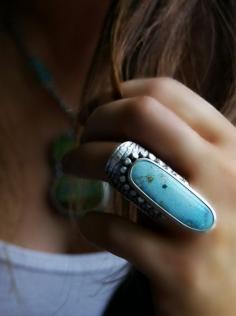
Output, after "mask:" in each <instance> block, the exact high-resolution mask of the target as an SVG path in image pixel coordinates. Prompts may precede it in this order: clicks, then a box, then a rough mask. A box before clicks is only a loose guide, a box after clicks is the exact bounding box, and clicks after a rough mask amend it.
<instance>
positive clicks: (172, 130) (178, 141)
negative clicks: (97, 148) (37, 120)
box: [81, 96, 211, 178]
mask: <svg viewBox="0 0 236 316" xmlns="http://www.w3.org/2000/svg"><path fill="white" fill-rule="evenodd" d="M126 140H131V141H134V142H137V143H138V144H140V145H142V146H143V147H145V148H146V149H148V150H149V151H150V152H153V153H154V154H155V155H157V156H158V157H159V158H161V159H163V160H165V161H166V162H167V163H169V164H170V166H171V167H173V168H175V169H176V171H178V172H179V173H181V174H182V175H184V176H185V177H187V178H189V177H193V176H194V175H195V174H196V173H197V172H198V169H199V167H201V166H202V163H204V162H205V161H207V159H206V156H207V155H208V157H209V153H210V151H211V145H210V144H209V143H208V142H207V141H206V140H204V139H203V138H202V137H201V136H200V135H199V134H198V133H197V132H196V131H194V130H193V129H192V128H191V127H190V126H189V125H188V124H187V123H186V122H184V121H183V120H182V119H181V118H179V117H178V116H177V115H176V114H175V113H173V112H172V111H170V110H169V109H168V108H166V107H165V106H163V105H162V104H161V103H159V102H158V101H157V100H155V99H153V98H151V97H146V96H142V97H135V98H129V99H122V100H118V101H115V102H112V103H110V104H105V105H103V106H100V107H98V108H97V109H96V110H95V111H94V112H93V113H92V114H91V115H90V117H89V118H88V120H87V122H86V124H85V127H84V132H83V135H82V139H81V143H85V142H91V141H114V142H122V141H126ZM193 166H194V167H193Z"/></svg>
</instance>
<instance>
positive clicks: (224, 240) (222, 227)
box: [0, 0, 236, 316]
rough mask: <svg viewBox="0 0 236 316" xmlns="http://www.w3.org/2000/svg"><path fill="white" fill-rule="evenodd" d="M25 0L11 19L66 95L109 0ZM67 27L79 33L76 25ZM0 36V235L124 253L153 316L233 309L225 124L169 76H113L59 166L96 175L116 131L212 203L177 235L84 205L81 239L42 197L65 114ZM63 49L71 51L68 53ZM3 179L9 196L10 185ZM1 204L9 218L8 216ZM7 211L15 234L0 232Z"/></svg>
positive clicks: (43, 245) (230, 145)
mask: <svg viewBox="0 0 236 316" xmlns="http://www.w3.org/2000/svg"><path fill="white" fill-rule="evenodd" d="M108 2H109V1H108ZM21 3H22V5H23V2H21ZM24 3H25V4H27V7H28V9H29V10H28V11H27V13H26V12H25V11H24V10H19V13H18V22H19V25H21V26H22V32H23V34H24V38H25V41H26V43H30V45H29V44H28V45H29V46H28V49H30V51H32V52H34V53H36V54H37V55H38V56H40V57H43V60H44V61H45V63H46V65H47V66H49V67H50V68H51V69H52V70H53V72H54V74H55V81H56V84H57V86H58V90H59V92H60V93H61V95H62V96H63V97H64V98H65V100H66V101H67V102H70V103H71V104H74V105H75V104H76V103H77V100H78V98H79V95H80V91H81V90H80V89H82V84H81V83H83V81H84V78H85V74H86V72H87V69H88V66H89V64H90V62H91V58H92V53H93V50H94V47H95V43H96V41H97V38H98V34H99V31H100V26H101V21H102V19H103V17H104V14H105V12H106V9H107V5H108V3H106V2H105V1H103V2H99V3H97V2H96V1H86V2H85V1H84V2H82V1H75V0H73V1H72V0H71V1H70V2H69V1H67V2H66V3H65V2H62V1H61V2H59V1H57V2H56V0H55V1H50V3H49V4H48V2H47V1H40V0H37V1H36V0H35V1H31V2H30V1H28V2H24ZM59 4H61V5H59ZM81 4H83V5H84V6H83V9H84V10H85V11H83V10H81V8H82V7H81ZM95 5H96V8H95V9H96V10H95V12H96V15H94V17H97V18H96V19H94V18H93V19H91V20H90V24H89V27H87V28H86V27H84V26H88V21H87V15H85V12H88V10H89V8H91V6H93V7H94V6H95ZM21 8H23V7H21ZM52 8H53V9H54V8H57V10H52ZM86 10H87V11H86ZM75 12H76V14H75ZM77 13H78V14H81V15H80V18H78V15H77ZM49 17H50V19H49ZM85 17H86V18H85ZM45 19H46V20H47V23H46V24H43V21H45ZM60 21H63V23H59V22H60ZM42 25H45V26H44V28H40V27H39V26H42ZM64 25H66V26H68V27H64ZM70 25H71V28H70ZM72 26H73V27H72ZM78 26H80V28H79V29H80V30H81V33H77V32H76V31H75V30H77V27H78ZM94 30H97V33H96V32H94ZM83 31H84V33H83ZM36 34H37V36H36ZM58 34H60V36H58ZM83 38H86V39H87V41H86V43H85V45H83V46H82V48H83V50H82V51H81V50H80V49H81V45H78V46H76V47H75V44H74V42H75V39H77V40H78V42H79V43H81V40H82V39H83ZM49 44H50V45H49ZM0 45H1V47H4V50H0V66H1V73H0V87H1V90H0V102H1V107H0V117H1V118H4V119H2V120H1V128H4V131H6V133H7V136H8V137H10V138H8V142H7V143H6V139H5V138H4V137H3V138H2V139H1V140H0V141H1V155H3V158H4V159H5V160H6V161H7V163H8V165H7V167H8V169H7V172H4V170H3V169H2V170H1V177H0V197H1V201H5V204H2V205H1V216H2V217H1V225H2V226H1V230H0V235H1V236H0V237H1V239H5V240H7V241H11V242H14V243H15V244H18V245H21V246H24V247H28V248H32V249H35V250H43V251H49V252H61V253H65V252H69V253H72V252H76V253H82V252H88V251H97V250H98V249H107V250H109V251H111V252H113V253H115V254H117V255H119V256H121V257H124V258H126V259H127V260H129V261H130V262H131V263H133V264H134V265H135V266H136V267H137V268H138V269H140V270H141V271H143V273H145V274H146V275H147V277H148V278H149V279H150V282H151V287H152V293H153V301H154V304H155V308H156V312H157V313H158V312H159V314H158V315H175V316H176V315H181V316H189V315H205V316H211V315H214V316H215V315H216V316H222V315H226V316H231V315H232V316H233V315H235V310H236V306H235V301H236V300H235V289H236V280H235V276H234V274H233V271H234V267H235V261H236V258H235V239H236V233H235V227H234V223H235V212H234V208H235V204H236V197H235V196H236V195H235V189H234V185H235V180H236V169H235V156H236V154H235V144H236V133H235V127H234V126H232V125H231V124H230V123H229V122H228V121H227V120H226V119H225V118H224V117H223V116H222V115H221V114H220V113H219V112H218V111H217V110H216V109H214V107H213V106H211V105H210V104H209V103H207V102H206V101H205V100H203V99H202V98H200V97H199V96H197V95H196V94H194V93H193V92H192V91H190V90H189V89H188V88H186V87H185V86H183V85H181V84H180V83H178V82H176V81H174V80H172V79H169V78H158V79H151V80H150V79H149V80H135V81H130V82H126V83H124V84H123V99H122V100H119V101H116V102H112V103H110V104H105V105H102V106H100V107H99V108H97V109H96V110H95V111H94V112H93V113H92V114H91V115H90V117H88V118H87V120H86V122H81V124H83V123H85V129H84V133H83V136H82V137H83V139H82V142H83V144H82V145H81V146H80V148H79V150H78V151H77V152H73V153H71V155H70V156H68V157H67V161H66V164H67V166H68V164H69V165H70V168H71V172H74V173H75V174H77V175H80V176H87V177H95V178H97V179H102V180H106V176H105V174H104V166H105V163H106V161H107V159H108V158H109V156H110V154H111V153H112V151H113V150H114V149H115V148H116V146H117V145H118V144H119V143H121V142H122V141H125V140H127V139H130V140H133V141H136V142H138V143H140V144H141V145H143V146H144V147H146V148H147V149H149V150H150V151H152V152H153V153H155V154H156V155H158V156H160V158H162V159H163V160H165V161H166V162H167V163H168V164H169V165H170V166H171V167H172V168H173V169H176V171H178V172H179V173H180V174H182V175H183V176H184V177H186V179H187V180H188V181H189V183H190V184H191V186H192V187H193V188H194V189H195V190H196V191H198V192H199V193H200V194H202V195H203V196H204V197H205V198H206V199H207V200H208V201H209V203H210V204H211V205H212V206H213V207H214V208H215V210H216V212H217V215H218V224H217V226H216V228H215V230H213V231H212V232H210V233H208V234H201V235H194V236H192V235H191V236H187V238H186V235H185V234H184V233H178V234H176V235H174V236H171V235H166V234H164V233H163V232H161V230H159V229H158V228H156V229H153V228H152V229H151V228H150V225H149V224H150V223H147V222H146V223H145V222H143V223H142V222H141V223H140V224H139V225H138V224H134V223H132V222H130V221H128V220H126V219H123V218H120V217H117V216H115V215H111V214H97V213H90V214H88V215H86V216H85V217H84V218H83V219H82V220H81V222H80V223H79V225H80V230H81V231H82V233H83V235H84V237H82V236H81V235H80V231H79V230H78V228H77V227H76V228H75V229H73V228H71V225H70V223H68V221H66V220H63V219H61V218H60V217H59V216H57V215H56V214H55V212H53V210H52V209H51V208H50V207H49V206H48V204H47V203H46V200H45V194H46V192H47V189H48V185H49V180H50V170H49V167H48V161H47V156H46V152H47V148H48V146H49V144H50V142H51V141H52V140H53V139H54V138H55V137H56V136H57V135H59V134H60V133H61V132H62V131H64V130H65V128H66V127H68V125H69V122H68V120H67V119H66V117H65V115H64V113H62V112H61V111H60V109H58V107H57V105H56V104H55V103H54V102H53V100H51V98H50V97H49V96H48V95H47V94H46V93H45V92H44V91H42V89H40V87H39V85H38V83H37V82H35V81H34V80H33V76H32V75H31V74H30V73H29V72H28V71H27V70H26V68H25V67H24V65H25V64H24V60H23V58H22V57H21V56H20V54H19V51H18V50H17V48H16V47H15V45H14V42H12V41H11V39H10V38H9V36H8V35H7V34H2V33H1V34H0ZM68 51H69V53H68V54H67V52H68ZM71 52H72V53H73V54H74V58H68V56H71V54H70V53H71ZM75 57H76V58H75ZM78 70H80V71H78ZM78 86H80V89H78ZM12 91H14V93H12ZM6 117H8V120H6V119H5V118H6ZM45 127H46V128H45ZM140 131H142V133H140ZM1 135H5V134H2V133H1ZM9 139H10V142H9ZM22 144H23V146H22ZM13 149H14V151H12V150H13ZM80 166H83V168H82V169H81V167H80ZM11 179H13V180H14V186H13V187H12V186H11V184H12V182H11ZM35 179H37V181H35ZM19 188H20V189H19ZM10 189H11V190H12V189H14V193H15V194H11V195H9V192H12V191H10ZM6 208H9V212H6ZM12 214H14V216H16V218H18V217H19V216H20V220H17V221H16V223H13V222H14V218H13V219H12ZM9 221H10V223H11V224H12V225H11V227H13V228H14V234H9V231H10V225H8V224H7V223H9ZM85 238H86V239H85ZM127 241H128V242H127ZM159 309H160V310H159Z"/></svg>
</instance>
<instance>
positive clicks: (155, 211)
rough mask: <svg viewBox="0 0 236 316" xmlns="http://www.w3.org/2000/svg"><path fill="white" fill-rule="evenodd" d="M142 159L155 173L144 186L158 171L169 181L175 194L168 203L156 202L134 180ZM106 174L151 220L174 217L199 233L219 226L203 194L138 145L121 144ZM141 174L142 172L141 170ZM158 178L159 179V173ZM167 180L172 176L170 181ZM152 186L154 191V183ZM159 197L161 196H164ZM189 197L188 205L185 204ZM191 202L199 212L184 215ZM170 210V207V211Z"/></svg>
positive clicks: (113, 155)
mask: <svg viewBox="0 0 236 316" xmlns="http://www.w3.org/2000/svg"><path fill="white" fill-rule="evenodd" d="M141 160H142V161H143V162H144V163H149V165H150V166H151V167H152V171H153V173H149V176H147V175H145V176H143V179H142V181H143V183H144V181H145V180H144V178H147V177H151V178H154V177H153V176H150V174H152V175H153V174H154V173H155V170H157V169H158V170H159V171H158V172H159V178H164V177H165V178H166V180H165V183H167V182H168V181H169V182H168V190H169V191H168V194H172V195H169V196H168V200H167V199H166V203H165V201H164V199H165V198H161V200H163V201H164V202H163V201H161V202H163V204H161V203H159V201H158V199H155V195H154V197H151V196H150V195H149V194H148V192H147V191H148V190H149V189H148V188H147V190H146V189H145V190H144V189H143V187H142V188H141V187H140V185H137V183H134V181H133V180H134V179H133V178H132V176H131V170H132V168H133V167H134V165H135V164H136V165H137V161H141ZM150 162H152V164H150ZM140 168H141V167H140ZM105 172H106V174H107V177H108V181H109V182H110V184H111V185H113V186H114V187H115V188H116V189H117V190H118V191H119V192H121V193H122V194H123V196H124V197H125V198H126V199H128V200H129V201H132V202H133V203H135V205H136V206H137V207H138V208H139V209H140V210H141V211H142V212H144V213H145V214H146V215H148V216H149V217H151V218H152V219H153V220H154V221H159V220H160V219H165V218H171V219H172V220H173V219H174V221H175V222H178V223H180V224H181V225H183V226H185V227H187V228H189V229H191V230H196V231H208V230H210V229H212V228H213V227H214V226H215V221H216V214H215V211H214V210H213V209H212V207H211V206H210V205H209V203H208V202H207V201H206V200H205V199H204V198H203V197H202V196H201V195H200V194H199V193H197V192H196V191H194V190H193V189H192V188H191V187H190V185H189V183H188V181H187V180H186V179H184V178H183V177H181V176H180V175H179V174H178V173H177V172H175V171H174V170H172V169H171V168H170V167H169V166H168V165H167V164H166V163H165V162H163V161H162V160H161V159H159V158H158V157H156V156H155V155H154V154H152V153H150V152H149V151H148V150H146V149H145V148H143V147H142V146H140V145H138V144H137V143H134V142H132V141H126V142H124V143H122V144H120V145H119V146H118V147H117V148H116V149H115V150H114V152H113V153H112V155H111V156H110V158H109V160H108V162H107V164H106V167H105ZM138 172H140V170H139V171H138ZM160 172H162V174H160ZM136 173H137V172H136ZM141 173H142V169H141ZM155 177H156V178H158V177H157V176H156V173H155ZM167 177H169V178H168V179H169V180H168V179H167ZM141 178H142V176H139V179H141ZM139 181H141V180H139ZM155 181H156V182H155V184H156V188H154V189H155V190H156V192H157V190H159V189H158V188H157V187H158V181H159V179H157V180H155ZM150 182H151V181H150ZM159 182H160V181H159ZM145 185H146V187H148V185H149V184H148V182H147V181H146V184H145ZM151 185H152V190H153V186H154V183H153V184H151ZM162 185H163V182H162ZM165 186H166V187H167V185H166V184H164V185H163V186H162V188H163V187H165ZM176 188H177V190H176ZM159 192H160V190H159ZM165 192H166V191H165ZM170 192H172V193H170ZM158 194H159V196H160V193H158ZM161 194H162V193H161ZM163 196H165V193H163ZM161 197H162V196H161ZM185 197H186V201H187V203H188V204H186V203H185V204H183V203H184V202H183V201H184V200H185ZM190 203H191V204H192V206H193V207H194V208H195V213H194V212H193V213H192V215H186V210H185V213H184V212H183V208H188V205H190ZM194 203H195V204H194ZM166 206H167V207H166ZM168 207H170V208H169V209H168ZM171 207H172V210H171ZM173 208H175V210H173ZM181 208H182V209H181ZM196 208H198V209H199V213H196ZM172 211H173V212H172ZM187 211H189V210H187ZM173 214H174V216H173ZM201 214H202V215H201ZM201 216H202V218H201ZM209 216H210V217H209Z"/></svg>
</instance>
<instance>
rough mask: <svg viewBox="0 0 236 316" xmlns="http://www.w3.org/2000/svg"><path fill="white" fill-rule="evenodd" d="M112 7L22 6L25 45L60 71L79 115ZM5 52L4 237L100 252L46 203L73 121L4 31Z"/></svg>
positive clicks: (0, 118) (0, 129) (0, 226)
mask: <svg viewBox="0 0 236 316" xmlns="http://www.w3.org/2000/svg"><path fill="white" fill-rule="evenodd" d="M108 4H109V1H103V2H102V3H100V2H99V3H97V4H96V3H95V2H94V1H84V0H83V1H75V0H70V1H66V2H64V1H50V2H49V1H41V0H40V1H39V0H35V1H19V2H18V3H16V5H17V6H18V9H17V10H16V11H17V14H16V16H15V21H16V23H17V27H18V29H19V30H20V32H21V33H22V41H23V42H24V43H25V45H26V46H27V49H28V51H29V52H30V53H32V54H34V55H36V56H38V57H40V58H41V59H42V60H43V62H44V63H45V64H46V65H47V67H48V68H49V69H51V70H52V73H53V74H54V77H55V85H56V87H57V90H58V93H59V94H60V95H61V96H62V97H63V99H64V100H65V101H66V102H67V103H68V104H71V107H72V108H74V109H77V107H78V105H79V106H80V104H79V101H78V100H79V98H80V94H81V91H82V88H83V83H84V80H85V77H86V74H87V71H88V68H89V66H90V63H91V59H92V55H93V52H94V49H95V46H96V43H97V41H98V37H99V34H100V29H101V26H102V22H103V19H104V16H105V13H106V10H107V7H108ZM55 8H56V10H55ZM88 12H89V14H88ZM88 16H90V18H91V21H90V23H88ZM81 43H82V44H81ZM0 47H3V48H4V49H1V50H0V67H1V73H0V104H1V107H0V135H2V136H1V137H0V146H1V154H0V161H1V165H2V166H3V168H1V171H0V199H1V205H0V214H1V223H0V238H1V239H3V240H6V241H10V242H12V243H15V244H17V245H20V246H23V247H26V248H31V249H35V250H41V251H47V252H54V253H83V252H90V251H98V248H97V247H94V246H91V245H90V244H89V243H88V242H86V241H84V239H82V238H81V236H80V232H79V228H78V227H77V225H71V223H70V221H68V219H64V218H62V217H61V216H59V215H58V214H57V212H55V210H54V209H53V208H52V207H51V206H50V205H49V204H48V201H47V200H46V196H47V194H48V189H49V186H50V181H51V170H50V168H49V163H48V148H49V146H50V144H51V142H52V141H53V140H54V139H55V137H57V136H59V135H60V134H61V133H63V132H64V131H65V129H66V128H68V127H69V125H70V123H69V121H68V118H67V116H66V115H65V113H64V112H62V111H61V110H60V108H59V107H58V105H57V104H56V103H55V102H54V100H53V99H52V98H51V97H50V96H49V95H48V93H46V92H45V91H44V90H43V89H41V87H40V85H39V83H38V82H37V81H36V80H35V78H34V76H33V75H32V72H31V71H29V69H28V68H27V67H26V61H25V59H24V58H23V57H22V55H21V53H20V51H19V49H18V48H17V46H16V45H15V42H14V40H12V38H11V37H10V36H9V34H8V33H7V32H5V33H4V32H0ZM13 91H14V93H13ZM35 179H37V181H35Z"/></svg>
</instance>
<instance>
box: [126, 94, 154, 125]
mask: <svg viewBox="0 0 236 316" xmlns="http://www.w3.org/2000/svg"><path fill="white" fill-rule="evenodd" d="M156 103H157V101H156V100H155V99H154V98H152V97H149V96H139V97H135V98H133V99H132V100H131V101H130V102H129V103H128V104H127V105H126V106H125V109H124V118H125V119H124V121H125V123H126V124H125V126H126V129H128V131H130V129H132V130H133V129H135V128H145V126H146V122H147V119H148V117H149V116H150V115H152V112H153V108H154V107H155V106H156Z"/></svg>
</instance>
